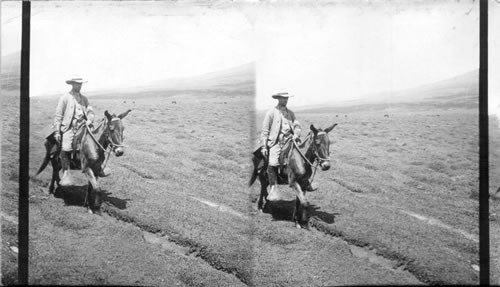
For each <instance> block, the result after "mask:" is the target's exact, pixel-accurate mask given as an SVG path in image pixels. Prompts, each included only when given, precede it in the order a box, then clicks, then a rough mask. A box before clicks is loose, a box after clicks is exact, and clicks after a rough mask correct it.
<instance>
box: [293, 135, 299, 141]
mask: <svg viewBox="0 0 500 287" xmlns="http://www.w3.org/2000/svg"><path fill="white" fill-rule="evenodd" d="M292 140H294V141H297V140H299V141H300V138H299V136H298V135H296V134H293V135H292Z"/></svg>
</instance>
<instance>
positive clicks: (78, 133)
mask: <svg viewBox="0 0 500 287" xmlns="http://www.w3.org/2000/svg"><path fill="white" fill-rule="evenodd" d="M66 83H67V84H68V85H71V86H72V89H71V91H69V92H68V93H65V94H64V95H62V96H61V97H60V99H59V102H58V104H57V108H56V114H55V118H54V124H53V127H52V129H51V132H50V134H51V133H52V132H54V138H55V140H56V141H57V142H58V143H60V145H61V153H60V157H61V165H62V170H63V177H62V179H61V181H60V185H62V186H67V185H71V184H72V179H71V173H70V172H69V170H70V168H71V163H72V162H78V159H77V155H76V152H79V150H80V142H81V138H82V136H83V132H84V126H85V125H87V126H92V124H93V121H94V116H95V115H94V111H93V109H92V107H91V106H90V104H89V100H88V99H87V97H85V96H84V95H82V94H81V93H80V91H81V88H82V84H83V83H86V81H83V79H81V78H71V79H69V80H67V81H66ZM50 134H49V135H47V136H50ZM61 140H62V142H61ZM108 175H109V173H106V172H104V170H103V169H101V170H100V171H99V176H100V177H105V176H108Z"/></svg>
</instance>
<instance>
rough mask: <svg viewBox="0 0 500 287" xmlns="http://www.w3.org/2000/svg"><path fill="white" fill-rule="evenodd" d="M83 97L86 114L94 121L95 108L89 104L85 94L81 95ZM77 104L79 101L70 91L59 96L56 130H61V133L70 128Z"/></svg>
mask: <svg viewBox="0 0 500 287" xmlns="http://www.w3.org/2000/svg"><path fill="white" fill-rule="evenodd" d="M81 97H82V102H81V105H82V108H83V112H84V114H85V115H86V116H87V119H88V120H90V121H94V110H93V109H92V107H91V106H90V105H89V100H88V99H87V97H85V96H84V95H81ZM76 104H77V101H76V99H75V97H74V96H73V95H72V94H71V93H70V92H68V93H66V94H64V95H62V96H61V98H59V102H58V103H57V108H56V116H55V118H54V125H53V128H54V129H53V130H54V131H61V133H64V132H66V131H67V130H68V129H69V128H70V126H71V121H72V120H73V117H74V115H75V109H76Z"/></svg>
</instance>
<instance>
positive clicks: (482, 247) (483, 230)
mask: <svg viewBox="0 0 500 287" xmlns="http://www.w3.org/2000/svg"><path fill="white" fill-rule="evenodd" d="M488 149H489V142H488V0H482V1H481V2H479V268H480V269H479V284H481V285H489V284H490V246H489V239H490V238H489V228H490V226H489V202H488V199H489V157H488V156H489V154H488Z"/></svg>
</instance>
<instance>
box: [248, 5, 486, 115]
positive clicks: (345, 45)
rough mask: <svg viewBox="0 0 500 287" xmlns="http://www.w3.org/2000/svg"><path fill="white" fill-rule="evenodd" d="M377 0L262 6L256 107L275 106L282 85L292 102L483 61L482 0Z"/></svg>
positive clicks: (433, 77)
mask: <svg viewBox="0 0 500 287" xmlns="http://www.w3.org/2000/svg"><path fill="white" fill-rule="evenodd" d="M408 2H410V1H400V2H399V3H408ZM414 2H416V1H414ZM344 3H348V2H344ZM371 3H375V4H373V5H347V4H343V5H331V6H326V5H308V6H306V5H295V6H292V5H277V7H275V9H269V10H268V12H266V13H262V15H261V17H259V21H258V24H257V25H256V27H255V29H256V35H257V37H258V41H257V43H258V44H260V45H259V52H260V53H259V55H258V58H257V71H258V72H257V101H256V102H257V107H258V108H263V107H269V106H272V105H273V104H274V103H275V102H276V101H275V100H273V99H272V98H271V97H270V95H271V94H272V93H274V92H275V91H280V90H285V91H289V92H291V93H293V94H296V97H295V98H293V99H291V100H289V105H290V107H293V106H294V105H297V106H298V105H306V104H317V103H320V102H325V101H339V100H349V99H353V98H359V97H361V96H364V95H365V94H369V93H375V92H379V91H390V90H398V89H404V88H408V87H415V86H419V85H421V84H425V83H431V82H434V81H439V80H442V79H446V78H448V77H452V76H455V75H458V74H461V73H465V72H469V71H472V70H475V69H478V68H479V18H478V16H479V5H478V1H476V2H473V1H460V2H459V3H457V1H418V3H420V4H418V5H409V4H408V5H399V6H395V5H394V3H396V1H391V2H389V1H378V2H377V1H373V2H371ZM377 3H378V4H377ZM389 3H392V4H389Z"/></svg>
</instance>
